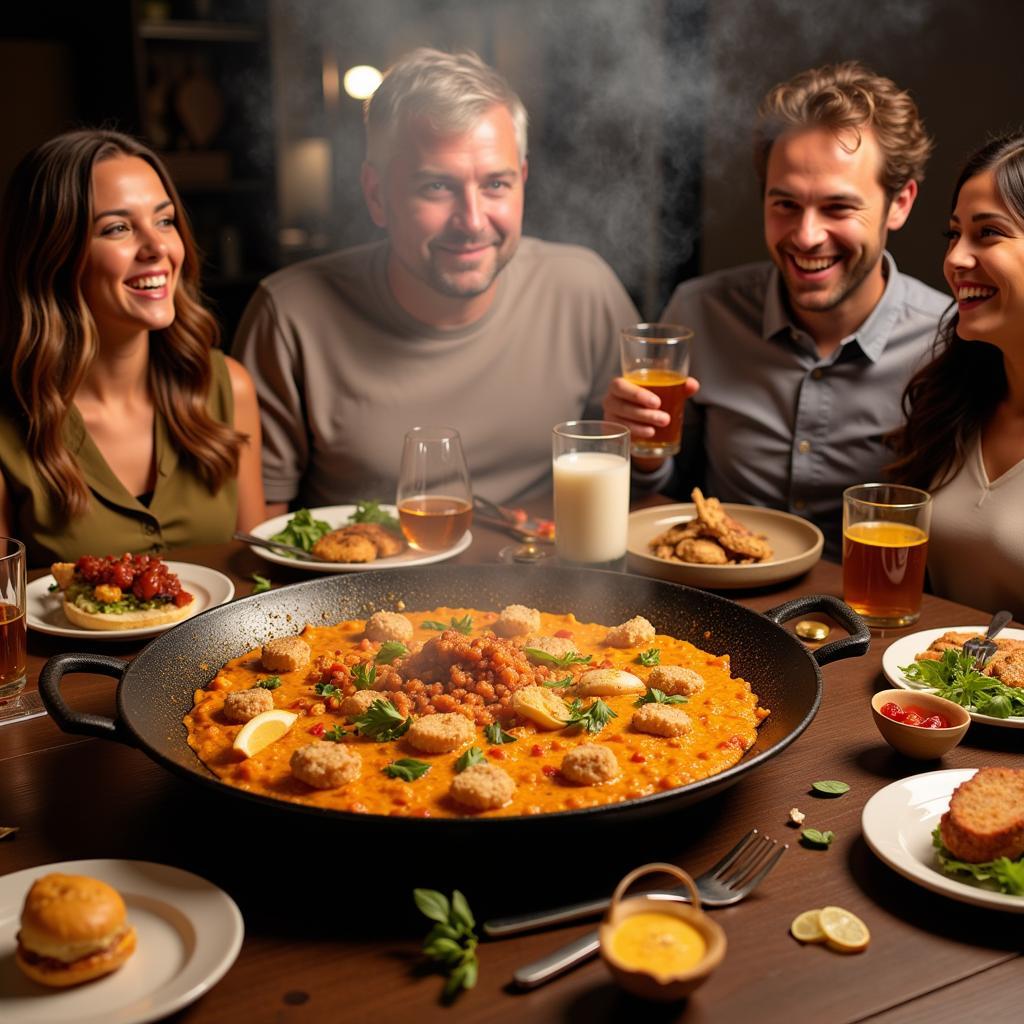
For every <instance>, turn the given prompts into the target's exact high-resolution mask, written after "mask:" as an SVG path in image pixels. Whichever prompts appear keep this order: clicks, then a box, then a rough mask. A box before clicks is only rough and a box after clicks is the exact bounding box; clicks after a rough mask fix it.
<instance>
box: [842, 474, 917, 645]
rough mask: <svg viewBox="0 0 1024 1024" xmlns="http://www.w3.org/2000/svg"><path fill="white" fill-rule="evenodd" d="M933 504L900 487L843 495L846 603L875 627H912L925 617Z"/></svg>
mask: <svg viewBox="0 0 1024 1024" xmlns="http://www.w3.org/2000/svg"><path fill="white" fill-rule="evenodd" d="M931 518H932V499H931V495H930V494H928V492H927V491H921V490H918V489H917V488H916V487H903V486H901V485H898V484H858V485H857V486H856V487H848V488H847V489H846V490H845V491H843V600H845V601H846V603H847V604H848V605H849V606H850V607H851V608H852V609H853V610H854V611H855V612H857V613H858V614H859V615H860V616H861V617H862V618H863V619H864V621H865V622H866V623H867V624H868V625H869V626H875V627H877V628H879V629H889V628H896V627H899V626H909V625H910V624H911V623H912V622H916V621H917V619H918V617H919V616H920V614H921V594H922V592H923V590H924V570H925V566H926V564H927V562H928V532H929V529H930V527H931Z"/></svg>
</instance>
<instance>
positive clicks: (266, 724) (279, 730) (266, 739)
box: [232, 708, 299, 757]
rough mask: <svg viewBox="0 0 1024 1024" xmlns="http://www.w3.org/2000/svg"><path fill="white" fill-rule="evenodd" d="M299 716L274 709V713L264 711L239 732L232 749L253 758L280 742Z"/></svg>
mask: <svg viewBox="0 0 1024 1024" xmlns="http://www.w3.org/2000/svg"><path fill="white" fill-rule="evenodd" d="M298 717H299V716H298V715H296V714H294V713H293V712H291V711H282V710H281V709H280V708H274V710H273V711H264V712H263V713H262V714H260V715H257V716H256V717H255V718H250V719H249V721H248V722H246V723H245V725H243V726H242V728H241V729H240V730H239V732H238V735H237V736H236V737H235V742H234V743H233V744H232V747H233V748H234V749H235V750H236V751H237V752H238V753H239V754H243V755H244V756H245V757H252V756H253V755H254V754H258V753H259V752H260V751H261V750H263V749H264V747H269V746H270V744H271V743H273V742H274V741H275V740H279V739H280V738H281V737H282V736H283V735H284V734H285V733H286V732H287V731H288V730H289V729H290V728H291V727H292V723H293V722H294V721H295V719H296V718H298Z"/></svg>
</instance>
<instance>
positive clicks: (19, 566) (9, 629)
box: [0, 537, 28, 698]
mask: <svg viewBox="0 0 1024 1024" xmlns="http://www.w3.org/2000/svg"><path fill="white" fill-rule="evenodd" d="M25 585H26V584H25V545H24V544H22V543H21V541H20V540H15V539H14V538H13V537H0V698H2V697H13V696H14V694H16V693H20V692H21V690H22V688H23V687H24V686H25V664H26V650H27V646H28V644H27V640H28V637H27V631H26V626H25Z"/></svg>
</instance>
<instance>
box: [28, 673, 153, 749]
mask: <svg viewBox="0 0 1024 1024" xmlns="http://www.w3.org/2000/svg"><path fill="white" fill-rule="evenodd" d="M127 668H128V662H127V661H125V660H124V658H112V657H111V656H110V655H108V654H55V655H54V656H53V657H52V658H50V660H49V661H47V663H46V664H45V665H44V666H43V671H42V672H40V674H39V695H40V697H42V699H43V704H45V705H46V710H47V711H49V713H50V717H51V718H53V720H54V721H55V722H56V723H57V725H58V726H59V727H60V729H61V730H62V731H63V732H67V733H77V734H80V735H82V736H98V737H99V738H100V739H104V740H117V741H118V742H120V743H125V744H127V745H128V746H134V744H133V743H132V740H131V736H130V734H129V733H128V731H127V730H126V729H125V728H124V727H123V726H122V725H121V723H120V722H119V721H117V720H116V719H113V718H107V717H106V716H104V715H92V714H88V713H86V712H83V711H74V710H72V709H71V708H69V707H68V706H67V704H65V703H64V698H63V696H61V692H60V684H61V681H62V680H63V678H64V676H65V674H66V673H68V672H95V673H97V674H99V675H101V676H112V677H113V678H114V679H117V680H120V679H121V677H122V676H123V675H124V673H125V670H126V669H127Z"/></svg>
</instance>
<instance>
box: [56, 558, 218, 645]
mask: <svg viewBox="0 0 1024 1024" xmlns="http://www.w3.org/2000/svg"><path fill="white" fill-rule="evenodd" d="M50 572H52V573H53V578H54V579H55V580H56V581H57V586H58V587H59V588H60V590H61V591H62V596H63V598H64V615H65V617H66V618H67V620H68V621H69V622H70V623H71V624H72V625H73V626H79V627H81V628H82V629H143V628H149V627H151V626H162V625H170V624H171V623H174V622H180V621H181V620H182V619H187V618H188V617H189V616H190V615H191V614H193V612H195V611H197V610H198V609H197V607H196V601H195V598H194V597H193V596H192V595H191V594H190V593H188V591H186V590H182V587H181V580H179V579H178V577H177V576H176V575H175V574H174V573H173V572H171V571H170V569H168V568H167V566H166V565H165V564H164V563H163V562H162V561H161V560H160V558H159V557H157V556H155V555H129V554H126V555H122V556H121V557H120V558H116V557H114V556H112V555H107V556H105V557H103V558H98V557H96V556H95V555H83V556H82V557H81V558H80V559H79V560H78V561H77V562H54V563H53V565H51V566H50Z"/></svg>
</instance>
